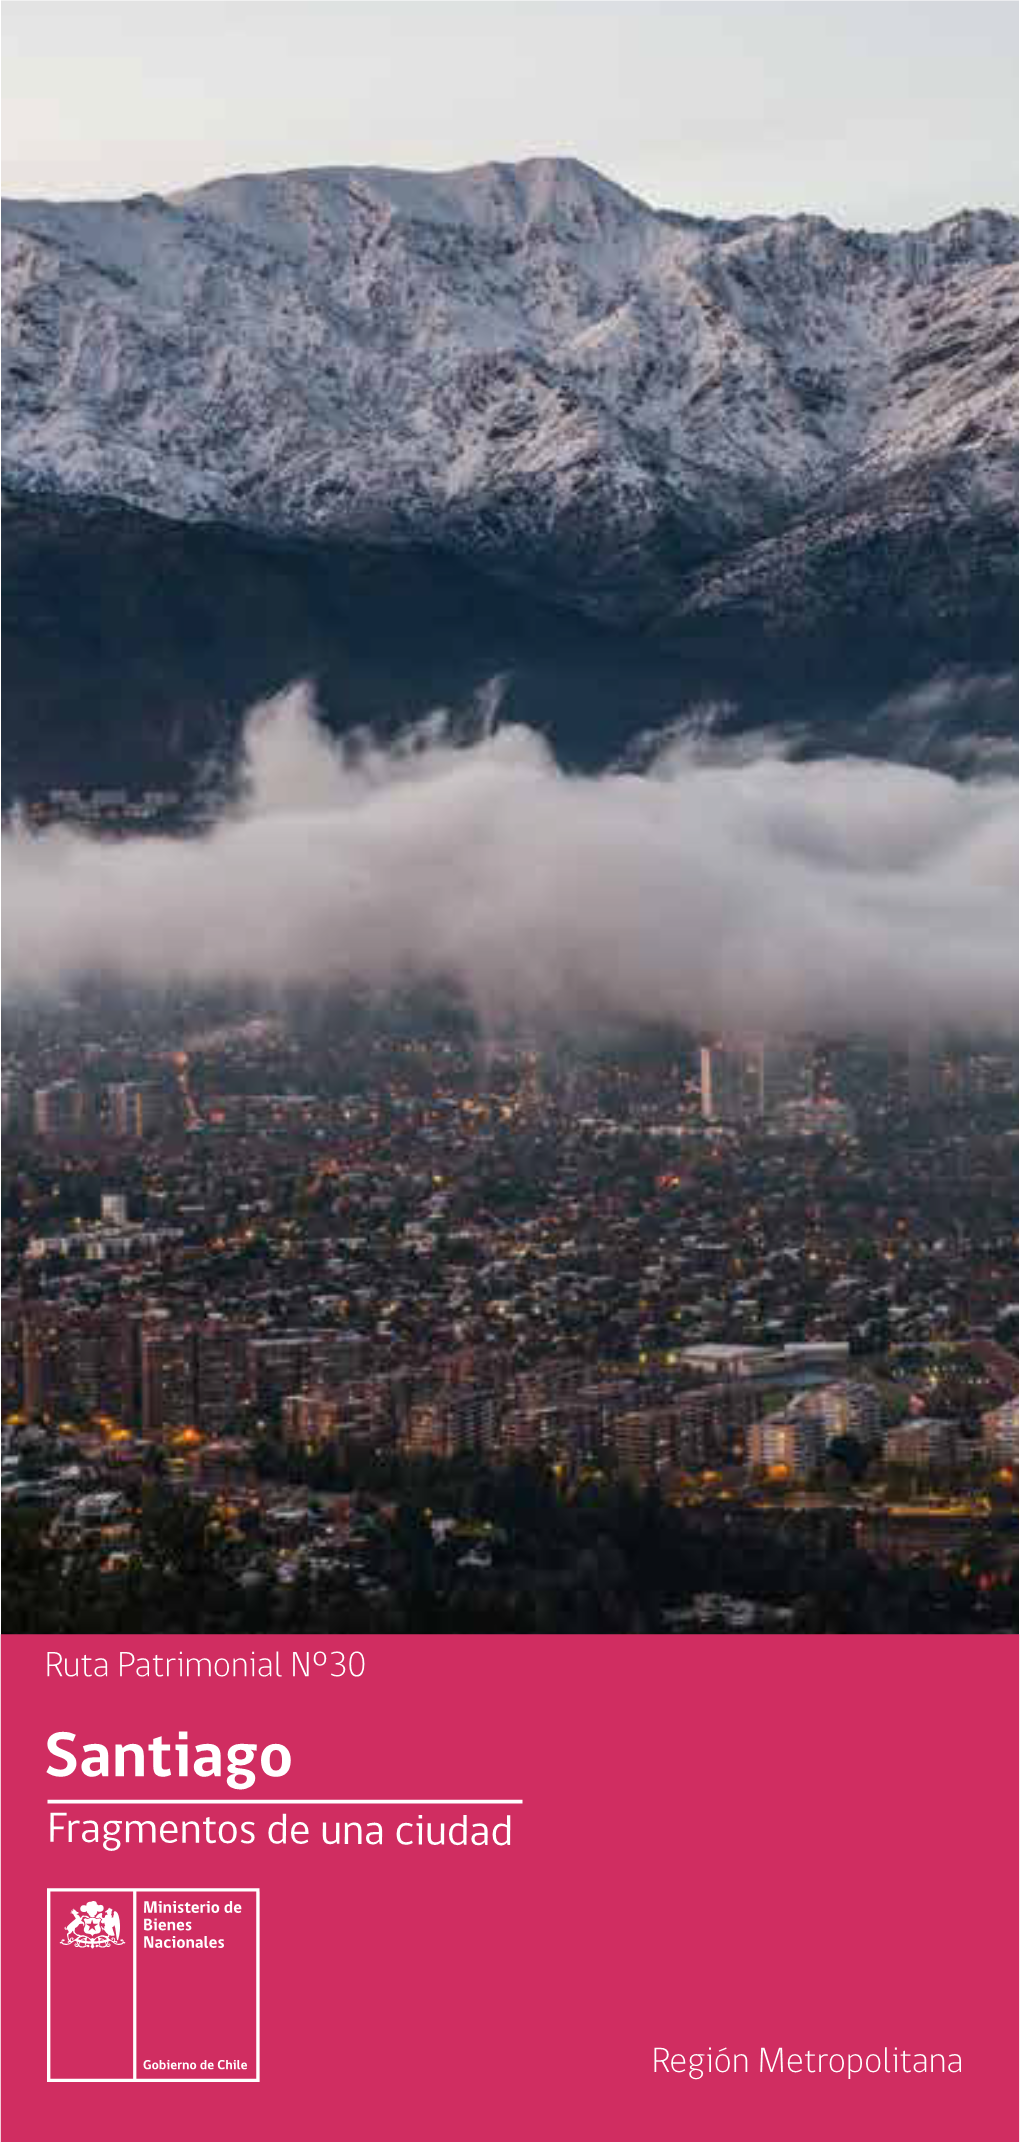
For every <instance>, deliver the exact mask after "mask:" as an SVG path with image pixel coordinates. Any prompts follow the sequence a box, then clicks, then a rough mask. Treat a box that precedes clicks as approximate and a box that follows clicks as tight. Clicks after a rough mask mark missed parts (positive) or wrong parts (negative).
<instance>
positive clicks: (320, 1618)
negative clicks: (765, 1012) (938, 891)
mask: <svg viewBox="0 0 1020 2142" xmlns="http://www.w3.org/2000/svg"><path fill="white" fill-rule="evenodd" d="M1016 1091H1017V1067H1016V1058H1015V1055H1014V1054H1012V1053H1011V1052H1009V1051H1007V1050H1005V1049H1003V1048H1001V1047H994V1048H993V1047H989V1048H988V1049H987V1050H985V1051H981V1050H978V1049H975V1048H973V1047H970V1048H968V1049H963V1048H943V1047H942V1046H941V1045H936V1044H935V1043H925V1044H923V1045H922V1044H920V1043H918V1044H915V1045H913V1046H911V1047H910V1048H907V1049H896V1050H893V1049H891V1048H889V1047H880V1046H878V1045H876V1044H875V1043H874V1042H869V1041H865V1040H862V1039H856V1038H853V1037H847V1038H846V1039H845V1040H842V1041H839V1042H838V1043H833V1042H824V1043H823V1042H821V1041H817V1040H815V1039H813V1038H805V1037H780V1036H769V1037H762V1036H760V1035H757V1036H755V1035H736V1034H726V1035H722V1036H697V1035H690V1034H683V1033H679V1032H677V1033H675V1034H666V1033H663V1032H660V1031H654V1032H650V1033H648V1034H647V1035H645V1036H644V1037H638V1038H636V1037H631V1038H630V1039H628V1040H626V1041H623V1040H621V1039H620V1038H619V1037H618V1036H616V1037H611V1038H607V1039H605V1040H603V1041H591V1042H589V1043H587V1044H581V1043H580V1042H578V1041H574V1042H571V1043H569V1044H568V1043H567V1042H565V1041H562V1040H558V1041H553V1040H548V1039H541V1038H536V1037H535V1036H526V1037H524V1036H519V1035H513V1036H510V1035H504V1036H502V1037H500V1038H497V1039H494V1040H492V1041H490V1042H488V1043H484V1042H482V1041H480V1040H479V1038H478V1036H477V1034H476V1033H475V1032H474V1031H473V1030H472V1028H471V1027H470V1025H469V1024H468V1023H467V1022H466V1021H465V1019H464V1018H463V1017H462V1016H461V1015H460V1013H459V1012H458V1009H457V1007H456V1006H455V1005H452V1004H449V1003H446V1004H439V1003H434V1004H432V1005H431V1006H429V1005H425V1004H423V1003H422V1002H421V1001H419V1000H417V999H412V998H410V997H409V998H407V999H406V1000H403V1001H400V1002H395V1003H393V1004H392V1005H391V1006H390V1007H389V1008H388V1010H386V1011H385V1012H382V1011H380V1009H379V1006H378V1005H377V1004H373V1003H369V1002H367V1001H366V1002H358V1001H354V1000H347V1001H343V1002H340V1001H316V1000H314V999H312V998H310V997H309V998H298V997H297V996H295V997H293V998H292V999H291V1000H289V1001H287V1002H286V1003H280V1004H277V1005H276V1006H274V1007H273V1008H272V1009H271V1010H267V1009H266V1008H265V1006H264V1005H259V1004H256V1003H253V1002H250V1001H249V1002H240V1001H238V1000H237V997H236V994H235V997H234V999H233V1000H231V1001H225V1000H223V999H221V1000H219V1001H214V1000H213V999H212V998H207V999H204V1000H200V999H199V998H197V997H194V998H191V999H188V1000H185V999H183V998H180V997H178V998H177V999H174V1000H171V999H167V998H163V999H159V1000H153V1001H152V1002H151V1003H147V1002H145V1001H144V1000H143V1001H142V1002H141V1003H139V1002H138V1001H137V1000H132V1001H131V1002H130V1004H128V1002H127V1001H126V1000H124V999H120V998H117V997H113V998H111V997H110V996H108V995H106V996H104V995H103V994H101V993H99V992H93V993H89V992H87V991H80V992H79V993H78V994H77V996H75V997H73V998H68V999H67V1000H65V1001H64V1002H62V1003H60V1004H53V1003H49V1004H47V1005H46V1007H45V1008H41V1007H40V1006H38V1005H37V1006H35V1007H34V1008H32V1009H28V1008H25V1007H24V1006H22V1007H21V1008H20V1009H18V1010H16V1011H13V1012H12V1013H11V1014H10V1016H9V1020H8V1049H7V1055H6V1059H5V1067H4V1114H5V1121H6V1133H7V1153H8V1164H7V1170H6V1192H5V1205H4V1354H3V1382H4V1422H5V1425H4V1458H3V1481H4V1485H3V1502H4V1531H5V1571H6V1611H7V1615H8V1626H9V1627H13V1628H15V1629H17V1628H23V1629H37V1630H43V1631H45V1630H49V1629H53V1630H59V1629H72V1630H73V1629H81V1628H88V1629H99V1630H101V1629H111V1630H115V1629H124V1630H142V1631H144V1630H145V1629H147V1628H148V1629H162V1628H175V1629H179V1630H182V1631H188V1630H196V1631H202V1630H207V1629H208V1630H226V1631H231V1630H235V1631H247V1630H249V1629H259V1630H274V1629H284V1630H285V1629H308V1630H312V1631H314V1630H317V1629H328V1628H336V1627H345V1628H352V1629H356V1630H361V1629H366V1630H381V1631H385V1630H394V1631H401V1630H433V1629H439V1630H441V1629H463V1630H472V1629H477V1630H497V1631H498V1630H522V1631H532V1630H534V1631H546V1630H549V1631H556V1630H563V1631H579V1632H580V1631H591V1630H610V1631H613V1630H615V1631H655V1632H661V1633H684V1632H692V1631H697V1632H710V1633H738V1632H739V1633H756V1632H760V1633H798V1632H804V1631H807V1632H834V1633H841V1632H845V1633H852V1632H855V1631H857V1632H866V1633H867V1632H880V1631H883V1630H917V1631H921V1632H923V1631H932V1632H939V1631H959V1630H973V1631H975V1632H980V1631H993V1630H995V1629H999V1628H1004V1627H1009V1626H1010V1625H1011V1623H1012V1621H1013V1619H1014V1618H1015V1613H1016V1577H1017V1571H1016V1544H1015V1517H1016V1504H1017V1367H1016V1355H1015V1343H1014V1342H1015V1329H1016V1301H1015V1262H1014V1235H1013V1212H1012V1198H1011V1182H1012V1161H1013V1157H1014V1152H1015V1117H1016Z"/></svg>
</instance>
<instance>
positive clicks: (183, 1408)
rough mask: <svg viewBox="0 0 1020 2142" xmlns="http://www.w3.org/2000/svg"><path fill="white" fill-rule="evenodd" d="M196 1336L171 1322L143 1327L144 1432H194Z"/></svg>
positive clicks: (153, 1433) (142, 1381)
mask: <svg viewBox="0 0 1020 2142" xmlns="http://www.w3.org/2000/svg"><path fill="white" fill-rule="evenodd" d="M195 1371H196V1363H195V1334H194V1332H193V1331H192V1330H191V1329H190V1328H189V1327H187V1326H182V1325H177V1324H172V1323H170V1322H169V1321H165V1322H164V1321H163V1320H162V1319H161V1320H160V1321H159V1322H154V1323H152V1324H147V1325H144V1326H143V1327H142V1333H141V1386H142V1432H143V1434H145V1435H162V1434H164V1433H165V1432H166V1431H167V1430H168V1429H174V1428H193V1427H194V1426H195V1422H196V1418H197V1413H198V1393H197V1387H196V1372H195Z"/></svg>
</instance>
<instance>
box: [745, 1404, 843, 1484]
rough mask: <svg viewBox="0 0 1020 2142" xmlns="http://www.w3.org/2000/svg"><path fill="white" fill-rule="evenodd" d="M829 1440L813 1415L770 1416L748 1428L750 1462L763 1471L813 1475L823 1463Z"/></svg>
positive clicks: (789, 1414)
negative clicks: (774, 1469) (779, 1467)
mask: <svg viewBox="0 0 1020 2142" xmlns="http://www.w3.org/2000/svg"><path fill="white" fill-rule="evenodd" d="M826 1441H827V1437H826V1433H825V1429H824V1426H823V1424H822V1422H821V1421H819V1420H813V1419H812V1417H811V1415H810V1414H804V1413H802V1414H795V1413H793V1412H790V1413H770V1414H768V1415H766V1417H765V1419H764V1420H759V1421H752V1423H751V1426H750V1428H749V1429H748V1435H747V1462H748V1464H749V1465H750V1466H752V1467H754V1468H756V1469H760V1470H762V1471H771V1470H772V1468H773V1466H782V1467H783V1468H784V1470H785V1471H786V1472H788V1473H795V1474H804V1473H811V1472H814V1470H815V1467H816V1466H818V1465H820V1464H821V1462H822V1459H823V1457H824V1455H825V1445H826Z"/></svg>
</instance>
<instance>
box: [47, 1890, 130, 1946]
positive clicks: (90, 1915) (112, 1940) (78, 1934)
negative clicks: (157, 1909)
mask: <svg viewBox="0 0 1020 2142" xmlns="http://www.w3.org/2000/svg"><path fill="white" fill-rule="evenodd" d="M60 1946H61V1948H62V1949H120V1948H123V1946H124V1944H123V1941H122V1940H121V1934H120V1913H119V1911H112V1910H111V1908H110V1906H109V1904H107V1905H106V1907H105V1909H104V1907H103V1905H102V1904H97V1902H96V1899H95V1897H93V1898H92V1899H91V1901H90V1902H89V1903H88V1904H82V1905H79V1906H78V1908H77V1909H76V1910H75V1911H74V1912H72V1914H71V1917H70V1919H69V1920H68V1922H67V1925H66V1927H65V1929H64V1938H63V1940H62V1942H61V1944H60Z"/></svg>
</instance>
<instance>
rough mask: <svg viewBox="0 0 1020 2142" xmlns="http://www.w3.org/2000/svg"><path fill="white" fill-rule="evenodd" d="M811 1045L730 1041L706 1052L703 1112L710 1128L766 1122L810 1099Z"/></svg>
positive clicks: (812, 1050)
mask: <svg viewBox="0 0 1020 2142" xmlns="http://www.w3.org/2000/svg"><path fill="white" fill-rule="evenodd" d="M814 1056H815V1052H814V1048H813V1045H812V1044H811V1043H810V1042H802V1041H764V1040H753V1041H752V1040H748V1041H739V1040H729V1041H717V1042H712V1043H711V1044H709V1045H707V1046H706V1047H704V1048H703V1049H702V1051H701V1113H702V1115H703V1117H704V1119H705V1121H706V1122H707V1123H754V1122H761V1121H762V1120H763V1119H764V1118H765V1117H767V1116H770V1115H772V1114H773V1113H774V1111H775V1110H776V1109H779V1108H784V1107H787V1106H789V1104H790V1103H791V1102H794V1101H807V1100H810V1098H811V1095H812V1091H813V1083H814Z"/></svg>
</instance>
